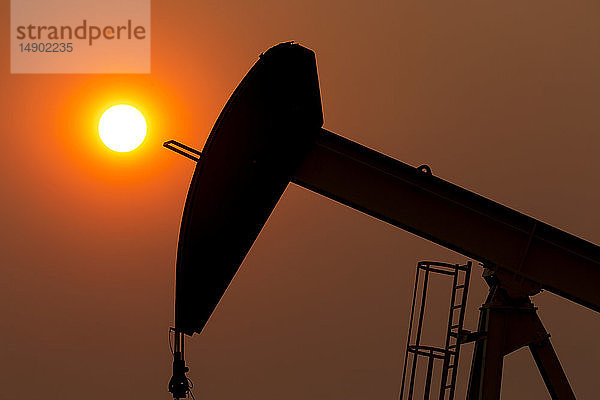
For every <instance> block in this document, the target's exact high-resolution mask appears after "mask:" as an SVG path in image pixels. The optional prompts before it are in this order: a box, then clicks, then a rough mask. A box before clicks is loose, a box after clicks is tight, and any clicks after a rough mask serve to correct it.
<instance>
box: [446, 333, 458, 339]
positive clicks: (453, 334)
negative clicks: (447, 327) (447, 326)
mask: <svg viewBox="0 0 600 400" xmlns="http://www.w3.org/2000/svg"><path fill="white" fill-rule="evenodd" d="M448 334H449V335H450V336H453V337H455V338H457V337H458V333H457V332H449V333H448Z"/></svg>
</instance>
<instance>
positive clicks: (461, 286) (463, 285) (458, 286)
mask: <svg viewBox="0 0 600 400" xmlns="http://www.w3.org/2000/svg"><path fill="white" fill-rule="evenodd" d="M464 287H465V284H464V283H463V284H461V285H456V286H454V289H463V288H464Z"/></svg>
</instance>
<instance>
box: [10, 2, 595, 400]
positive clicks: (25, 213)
mask: <svg viewBox="0 0 600 400" xmlns="http://www.w3.org/2000/svg"><path fill="white" fill-rule="evenodd" d="M255 3H256V2H241V1H237V2H221V1H211V2H206V1H204V2H197V1H191V0H190V1H179V2H167V1H158V0H154V1H153V2H152V73H151V74H149V75H11V74H10V73H9V58H8V55H9V47H8V46H9V25H10V24H9V15H10V14H9V1H3V2H2V3H1V4H2V6H1V9H0V10H1V13H2V18H3V21H4V29H3V32H4V34H3V35H0V46H2V49H3V52H2V53H1V54H2V56H0V60H1V61H2V62H1V63H0V79H1V81H0V83H1V87H2V94H1V96H0V99H1V100H0V101H1V103H0V105H1V106H2V110H3V118H2V120H1V121H2V122H0V124H1V128H2V132H3V133H2V139H3V146H2V149H3V150H2V156H1V157H0V165H1V168H0V174H1V183H2V185H1V186H0V191H1V192H0V193H1V195H2V196H1V198H2V208H1V210H0V221H1V226H2V230H1V237H0V239H1V241H0V243H2V245H1V247H0V249H1V252H0V254H1V256H0V257H1V260H2V261H1V263H0V265H1V268H2V272H3V274H2V279H0V314H1V315H2V316H3V318H2V325H1V327H2V329H0V332H1V333H0V342H1V343H2V345H1V346H0V349H1V351H0V360H1V361H0V376H2V381H3V382H5V384H4V385H3V387H2V389H0V397H2V398H7V399H8V398H22V399H42V398H44V399H65V400H67V399H79V398H82V397H85V398H86V399H90V400H96V399H98V400H100V399H106V398H109V397H110V398H143V399H166V398H169V394H168V393H167V392H166V384H167V381H168V378H169V377H170V354H169V351H168V344H167V329H168V326H169V324H170V321H171V320H172V300H173V273H174V262H175V252H176V243H177V235H178V229H179V221H180V217H181V212H182V207H183V202H184V200H185V195H186V192H187V187H188V184H189V179H190V177H191V174H192V171H193V163H192V162H190V161H189V160H186V159H184V158H182V157H179V156H176V155H175V154H174V153H170V152H168V151H166V150H164V149H162V148H161V147H160V144H161V143H162V141H164V140H166V139H171V138H174V139H178V140H181V141H183V142H184V143H186V144H189V145H191V146H194V147H196V148H198V149H200V148H201V147H202V145H203V143H204V141H205V139H206V136H207V135H208V132H209V130H210V128H211V126H212V124H213V123H214V121H215V119H216V117H217V116H218V114H219V112H220V110H221V108H222V106H223V105H224V104H225V102H226V100H227V98H228V97H229V95H230V94H231V92H232V91H233V89H234V88H235V86H236V85H237V83H238V82H239V81H240V80H241V78H242V77H243V76H244V74H245V73H246V71H247V70H248V69H249V67H250V66H251V65H252V64H253V63H254V62H255V60H256V59H257V56H258V54H260V53H261V52H262V51H264V50H266V49H267V48H268V47H270V46H271V45H274V44H276V43H278V42H281V41H287V40H292V39H293V40H296V41H298V42H300V43H301V44H303V45H305V46H307V47H310V48H312V49H314V50H315V52H316V54H317V62H318V66H319V75H320V81H321V92H322V97H323V106H324V115H325V127H326V128H328V129H331V130H333V131H335V132H338V133H340V134H342V135H344V136H346V137H349V138H351V139H353V140H356V141H358V142H360V143H362V144H365V145H367V146H370V147H372V148H375V149H377V150H380V151H383V152H385V153H387V154H389V155H392V156H394V157H396V158H398V159H400V160H402V161H404V162H408V163H410V164H414V165H420V164H423V163H427V164H429V165H430V166H431V167H432V169H433V171H434V173H435V174H436V175H438V176H440V177H442V178H445V179H448V180H450V181H452V182H454V183H456V184H459V185H462V186H465V187H467V188H469V189H471V190H474V191H476V192H478V193H480V194H483V195H485V196H487V197H490V198H492V199H494V200H496V201H499V202H501V203H503V204H506V205H508V206H511V207H514V208H516V209H517V210H519V211H522V212H525V213H527V214H529V215H531V216H533V217H536V218H539V219H542V220H543V221H545V222H548V223H550V224H552V225H555V226H557V227H559V228H561V229H565V230H567V231H568V232H571V233H574V234H576V235H580V236H582V237H584V238H585V239H587V240H590V241H592V242H594V243H600V219H599V217H598V215H599V214H598V212H597V205H598V204H600V189H598V185H597V181H598V172H599V168H598V152H599V150H600V135H599V133H598V132H600V118H599V117H598V115H600V113H599V112H598V107H599V102H598V99H599V98H600V52H599V51H598V37H600V23H598V19H599V18H600V6H599V5H598V4H597V3H594V2H589V1H580V0H575V1H541V0H534V1H530V2H526V3H523V2H516V1H513V2H474V1H455V2H452V3H451V4H449V3H448V2H441V1H435V2H426V3H422V2H421V3H417V2H404V1H390V2H385V3H384V2H381V3H378V4H375V5H373V4H368V2H354V1H345V2H323V1H316V0H309V1H306V0H304V1H296V0H291V1H286V2H279V1H274V0H267V1H265V2H261V3H260V5H257V4H255ZM119 103H128V104H131V105H134V106H136V107H138V108H139V109H140V110H142V112H143V113H144V115H145V116H146V118H147V121H148V125H149V131H148V137H147V139H146V141H145V142H144V143H143V144H142V146H141V147H140V148H139V149H138V150H136V151H134V152H132V153H126V154H121V153H115V152H111V151H110V150H108V149H107V148H105V147H104V146H103V145H102V144H101V143H100V141H99V138H98V136H97V132H96V126H97V122H98V118H99V116H100V114H101V113H102V111H104V109H106V108H108V107H109V106H110V105H113V104H119ZM465 229H468V228H467V227H465ZM423 259H439V260H442V261H451V262H454V261H463V260H464V259H463V258H462V257H461V256H459V255H456V254H453V253H450V252H448V251H445V250H444V249H441V248H439V247H437V246H435V245H433V244H429V243H428V242H426V241H424V240H422V239H419V238H416V237H414V236H412V235H410V234H408V233H405V232H402V231H400V230H398V229H396V228H393V227H391V226H388V225H385V224H384V223H381V222H378V221H375V220H373V219H372V218H370V217H367V216H365V215H361V214H359V213H357V212H355V211H353V210H350V209H348V208H345V207H343V206H341V205H338V204H335V203H333V202H331V201H329V200H326V199H324V198H321V197H319V196H317V195H315V194H312V193H310V192H308V191H306V190H304V189H300V188H298V187H293V186H292V187H289V188H288V191H287V192H286V194H285V195H284V197H283V199H282V201H281V202H280V203H279V205H278V206H277V208H276V209H275V212H274V213H273V215H272V216H271V218H270V220H269V222H268V224H267V225H266V227H265V229H264V230H263V232H262V233H261V236H260V237H259V239H258V241H257V242H256V244H255V246H254V247H253V249H252V251H251V253H250V255H249V256H248V257H247V259H246V261H245V262H244V264H243V266H242V269H241V270H240V272H239V273H238V275H237V277H236V279H235V280H234V282H233V284H232V285H231V287H230V289H229V290H228V292H227V294H226V296H225V298H224V299H223V301H222V302H221V304H220V305H219V307H218V308H217V311H216V313H215V314H214V316H213V318H212V319H211V321H210V322H209V324H208V325H207V327H206V329H205V331H204V332H203V334H202V335H200V336H194V338H193V339H192V341H191V344H190V346H189V347H188V355H187V357H188V359H189V363H190V367H191V375H190V377H191V378H192V380H193V381H194V383H195V385H196V388H195V393H196V394H197V398H207V399H231V398H236V397H240V396H244V398H249V399H252V398H256V399H258V398H260V399H282V398H285V399H307V398H311V399H338V398H345V399H365V398H372V399H392V398H394V396H395V395H396V393H397V390H398V387H399V382H400V376H401V361H402V356H403V348H404V346H405V345H406V343H405V337H406V332H407V322H408V316H409V314H408V313H409V306H410V304H409V301H410V297H411V295H412V283H413V279H414V266H415V264H416V262H417V261H419V260H423ZM480 272H481V271H480V270H479V269H475V270H474V280H473V284H472V291H471V294H470V301H469V304H470V305H469V307H470V308H469V312H468V317H467V318H468V319H467V322H466V326H465V327H466V328H475V320H476V318H477V308H478V306H479V304H480V303H481V302H482V301H483V300H484V296H485V287H484V284H483V281H482V280H481V279H479V275H480ZM534 302H535V303H536V305H539V306H540V314H541V317H542V320H543V321H544V323H545V324H546V327H547V329H548V330H549V332H550V333H551V334H552V340H553V343H554V344H555V346H556V350H557V352H558V355H559V357H560V358H561V361H562V363H563V366H564V367H565V370H566V372H567V375H568V377H569V378H570V380H571V383H572V385H573V388H574V391H575V393H576V395H577V396H578V398H594V397H595V396H597V392H598V382H597V377H596V375H597V373H596V369H597V368H596V366H597V365H598V364H599V363H600V346H598V344H597V336H598V332H600V316H599V315H598V314H597V313H594V312H592V311H589V310H586V309H583V308H582V307H580V306H577V305H575V304H572V303H569V302H567V301H565V300H562V299H560V298H557V297H556V296H554V295H551V294H546V293H544V294H541V295H538V296H536V297H535V299H534ZM434 316H435V315H434ZM465 348H469V347H468V346H466V347H465ZM463 354H464V356H463V358H462V359H461V360H462V364H464V367H466V366H467V364H468V363H469V361H470V353H469V351H465V352H464V353H463ZM505 365H506V369H505V373H504V385H503V387H504V392H503V397H504V398H507V399H516V398H546V397H547V396H546V395H545V389H544V388H543V384H542V381H541V379H540V377H539V376H538V373H537V371H536V370H535V367H534V364H533V360H532V359H531V357H530V356H529V354H528V353H527V352H526V351H521V352H518V353H516V354H514V355H511V356H509V357H508V358H507V360H506V363H505ZM464 371H465V369H464V368H463V372H464ZM462 380H463V382H464V381H466V376H465V375H464V374H463V375H462ZM525 382H526V383H525ZM463 386H464V385H463Z"/></svg>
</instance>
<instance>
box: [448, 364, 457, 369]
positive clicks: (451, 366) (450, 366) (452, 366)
mask: <svg viewBox="0 0 600 400" xmlns="http://www.w3.org/2000/svg"><path fill="white" fill-rule="evenodd" d="M446 368H448V369H450V368H456V364H450V365H448V366H447V367H446Z"/></svg>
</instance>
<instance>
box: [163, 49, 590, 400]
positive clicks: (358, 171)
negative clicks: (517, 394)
mask: <svg viewBox="0 0 600 400" xmlns="http://www.w3.org/2000/svg"><path fill="white" fill-rule="evenodd" d="M322 125H323V115H322V109H321V98H320V91H319V82H318V77H317V68H316V62H315V54H314V53H313V52H312V51H311V50H309V49H306V48H304V47H302V46H300V45H298V44H294V43H282V44H279V45H277V46H275V47H273V48H271V49H269V50H268V51H267V52H265V53H264V54H262V55H261V56H260V59H259V60H258V61H257V62H256V64H255V65H254V66H253V67H252V69H251V70H250V71H249V72H248V74H247V75H246V77H245V78H244V79H243V80H242V82H241V83H240V84H239V86H238V87H237V89H236V90H235V92H234V93H233V95H232V96H231V98H230V99H229V101H228V102H227V104H226V105H225V108H224V109H223V111H222V112H221V115H220V116H219V118H218V120H217V122H216V124H215V126H214V128H213V130H212V132H211V133H210V136H209V138H208V140H207V142H206V145H205V146H204V149H203V151H202V153H201V154H200V153H199V152H195V151H194V150H193V149H191V148H186V147H183V150H182V149H181V148H180V147H181V146H179V143H177V142H175V141H169V142H167V143H165V145H166V146H167V147H170V148H172V149H176V150H177V151H178V152H179V153H181V154H184V155H188V156H189V157H190V158H192V159H193V160H194V161H197V166H196V170H195V172H194V175H193V178H192V182H191V185H190V189H189V193H188V196H187V200H186V203H185V209H184V213H183V219H182V223H181V231H180V236H179V245H178V253H177V267H176V269H177V272H176V300H175V327H174V331H175V349H174V356H175V357H174V363H173V378H172V379H171V381H170V383H169V390H170V391H171V392H172V394H173V396H174V397H175V398H183V397H186V395H187V394H188V391H189V387H188V380H187V377H186V376H185V373H186V371H187V368H186V367H185V361H184V358H183V338H184V335H190V336H191V335H193V334H194V333H200V332H201V331H202V329H203V327H204V325H205V324H206V322H207V320H208V319H209V317H210V315H211V313H212V312H213V310H214V308H215V307H216V305H217V303H218V302H219V300H220V298H221V296H222V295H223V293H224V292H225V290H226V288H227V286H228V285H229V283H230V282H231V280H232V279H233V277H234V275H235V273H236V271H237V270H238V268H239V266H240V264H241V263H242V261H243V260H244V257H245V256H246V254H247V253H248V251H249V250H250V247H251V246H252V244H253V242H254V240H255V239H256V238H257V236H258V234H259V232H260V230H261V229H262V227H263V225H264V224H265V222H266V221H267V218H268V216H269V215H270V213H271V212H272V210H273V208H274V207H275V205H276V203H277V201H278V200H279V198H280V197H281V195H282V193H283V191H284V190H285V188H286V187H287V185H288V184H289V183H290V182H292V183H295V184H297V185H300V186H302V187H304V188H307V189H309V190H312V191H314V192H316V193H319V194H321V195H324V196H326V197H328V198H330V199H333V200H335V201H338V202H340V203H342V204H345V205H347V206H349V207H352V208H354V209H356V210H359V211H362V212H364V213H366V214H369V215H371V216H373V217H375V218H378V219H380V220H382V221H385V222H387V223H389V224H392V225H394V226H397V227H399V228H401V229H404V230H407V231H409V232H412V233H414V234H416V235H419V236H421V237H423V238H425V239H428V240H430V241H432V242H435V243H437V244H439V245H442V246H444V247H446V248H448V249H451V250H453V251H455V252H458V253H460V254H463V255H465V256H467V257H470V258H472V259H474V260H477V261H479V262H480V263H481V264H482V265H483V266H484V278H485V280H486V281H487V283H488V284H489V286H490V292H489V296H488V298H487V300H486V301H485V304H484V305H483V307H482V308H481V312H480V320H479V328H478V331H477V332H466V331H462V330H461V331H456V332H454V333H453V334H454V335H456V338H457V343H464V342H468V341H474V342H475V350H474V356H473V361H472V367H471V376H470V379H469V386H468V396H467V398H468V399H471V400H475V399H485V400H492V399H499V398H500V384H501V378H502V363H503V357H504V356H505V355H507V354H509V353H511V352H512V351H514V350H516V349H519V348H521V347H524V346H528V347H529V349H530V351H531V353H532V355H533V358H534V360H535V362H536V364H537V367H538V368H539V370H540V372H541V375H542V377H543V380H544V382H545V384H546V386H547V388H548V391H549V393H550V395H551V397H552V398H553V399H561V400H563V399H574V398H575V396H574V394H573V392H572V390H571V388H570V385H569V382H568V380H567V378H566V376H565V374H564V372H563V369H562V367H561V365H560V362H559V360H558V358H557V356H556V354H555V352H554V349H553V347H552V345H551V343H550V340H549V335H548V333H547V332H546V330H545V329H544V327H543V325H542V323H541V321H540V319H539V318H538V315H537V313H536V308H535V307H534V306H533V304H532V302H531V300H530V297H531V296H533V295H535V294H537V293H539V292H540V291H541V290H542V289H545V290H548V291H550V292H552V293H555V294H557V295H559V296H562V297H564V298H566V299H569V300H571V301H574V302H576V303H578V304H580V305H582V306H584V307H587V308H590V309H593V310H595V311H600V290H599V289H598V283H599V282H600V248H599V247H598V246H596V245H594V244H592V243H589V242H587V241H584V240H582V239H579V238H577V237H575V236H573V235H570V234H568V233H566V232H563V231H561V230H559V229H556V228H553V227H552V226H550V225H547V224H545V223H542V222H540V221H537V220H535V219H533V218H530V217H528V216H526V215H523V214H521V213H519V212H517V211H514V210H512V209H510V208H507V207H505V206H502V205H500V204H498V203H495V202H493V201H491V200H488V199H486V198H484V197H482V196H479V195H477V194H475V193H472V192H470V191H468V190H465V189H463V188H461V187H459V186H456V185H453V184H452V183H449V182H446V181H444V180H442V179H440V178H437V177H436V176H433V175H432V173H431V170H430V169H429V167H427V166H426V165H424V166H421V167H418V168H415V167H412V166H410V165H407V164H404V163H402V162H400V161H398V160H395V159H392V158H390V157H388V156H386V155H383V154H381V153H379V152H376V151H373V150H371V149H369V148H367V147H364V146H362V145H360V144H358V143H355V142H352V141H350V140H348V139H345V138H343V137H341V136H338V135H336V134H334V133H331V132H329V131H327V130H325V129H323V128H322ZM184 150H187V151H184ZM190 152H191V153H195V154H189V153H190ZM443 393H447V392H443ZM440 398H442V399H447V398H452V397H451V396H450V397H449V396H448V395H443V396H441V397H440Z"/></svg>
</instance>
